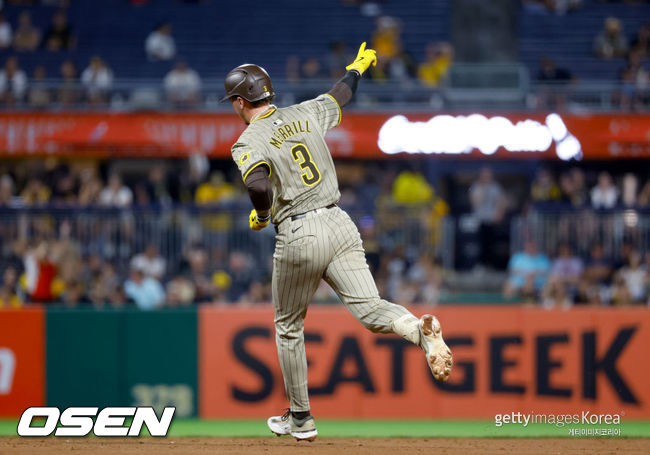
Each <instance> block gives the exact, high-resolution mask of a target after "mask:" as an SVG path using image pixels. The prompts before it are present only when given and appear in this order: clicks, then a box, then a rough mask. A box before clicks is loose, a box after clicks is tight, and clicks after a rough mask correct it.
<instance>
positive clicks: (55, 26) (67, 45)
mask: <svg viewBox="0 0 650 455" xmlns="http://www.w3.org/2000/svg"><path fill="white" fill-rule="evenodd" d="M43 42H44V43H45V48H46V49H47V50H48V51H52V52H58V51H62V50H69V49H74V48H75V46H76V44H77V39H76V38H75V36H74V35H73V34H72V27H71V26H70V24H68V18H67V16H66V14H65V11H64V10H59V11H57V12H56V13H54V15H53V16H52V25H50V28H49V29H48V30H47V32H46V33H45V39H44V40H43Z"/></svg>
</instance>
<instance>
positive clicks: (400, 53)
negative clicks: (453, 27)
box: [285, 15, 454, 87]
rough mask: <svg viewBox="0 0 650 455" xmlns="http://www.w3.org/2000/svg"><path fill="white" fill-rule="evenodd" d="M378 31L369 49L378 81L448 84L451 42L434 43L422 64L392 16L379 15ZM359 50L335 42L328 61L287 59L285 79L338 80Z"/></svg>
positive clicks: (373, 75) (372, 76)
mask: <svg viewBox="0 0 650 455" xmlns="http://www.w3.org/2000/svg"><path fill="white" fill-rule="evenodd" d="M375 23H376V25H375V30H374V32H373V34H372V37H371V39H370V42H369V43H368V47H371V48H372V49H375V50H376V51H377V65H376V66H371V67H370V68H369V69H368V72H367V74H368V77H369V78H370V79H372V80H374V81H378V82H382V81H389V80H390V81H395V82H399V83H401V84H406V85H409V84H411V85H412V83H414V82H416V81H418V82H419V83H421V84H423V85H425V86H428V87H438V86H440V85H442V83H443V82H444V79H445V77H446V76H447V73H448V72H449V69H450V68H451V65H452V63H453V58H454V48H453V46H452V45H451V44H450V43H448V42H444V41H441V42H431V43H429V44H428V45H427V47H426V50H425V55H424V56H423V58H422V59H420V63H418V60H419V59H417V58H416V57H415V56H413V55H412V54H411V53H410V52H409V51H408V50H407V49H406V48H405V46H404V44H403V42H402V38H401V33H402V27H403V24H402V22H401V21H400V19H398V18H396V17H392V16H382V15H378V16H377V17H376V18H375ZM355 53H356V49H352V50H351V49H348V48H347V46H346V44H345V42H343V41H334V42H332V43H331V44H330V52H329V53H328V54H327V55H326V57H325V58H324V59H322V60H321V59H319V58H317V57H314V56H310V57H305V58H303V59H302V60H301V59H300V58H298V56H296V55H291V56H289V57H288V58H287V62H286V73H285V78H286V79H287V80H288V81H291V82H296V81H300V80H302V81H309V80H319V79H332V80H336V79H338V78H340V77H342V76H343V74H344V72H345V70H344V68H345V67H346V66H347V65H348V64H349V63H350V62H351V61H352V60H354V57H355Z"/></svg>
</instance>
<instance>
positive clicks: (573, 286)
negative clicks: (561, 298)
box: [549, 243, 584, 295]
mask: <svg viewBox="0 0 650 455" xmlns="http://www.w3.org/2000/svg"><path fill="white" fill-rule="evenodd" d="M583 270H584V267H583V265H582V260H580V258H578V257H577V256H575V255H574V254H573V252H572V251H571V246H570V245H569V244H568V243H563V244H562V245H560V247H559V248H558V255H557V258H556V259H555V260H554V261H553V264H552V265H551V273H550V275H549V279H553V280H554V281H556V282H558V283H560V284H561V285H562V286H564V288H565V289H566V290H568V292H569V294H571V295H573V294H575V292H576V290H577V287H578V281H579V280H580V277H581V276H582V272H583Z"/></svg>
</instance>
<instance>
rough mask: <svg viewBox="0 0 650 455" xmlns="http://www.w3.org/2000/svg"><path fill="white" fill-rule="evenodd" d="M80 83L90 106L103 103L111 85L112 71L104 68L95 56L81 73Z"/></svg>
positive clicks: (101, 61)
mask: <svg viewBox="0 0 650 455" xmlns="http://www.w3.org/2000/svg"><path fill="white" fill-rule="evenodd" d="M81 82H82V83H83V85H84V86H85V87H86V94H87V96H88V101H90V103H91V104H102V103H105V102H106V97H107V94H108V91H109V90H110V88H111V86H112V85H113V71H111V69H110V68H109V67H108V66H106V63H104V60H102V59H101V57H99V56H97V55H95V56H94V57H92V58H91V59H90V64H89V65H88V67H87V68H86V69H85V70H84V71H83V73H81Z"/></svg>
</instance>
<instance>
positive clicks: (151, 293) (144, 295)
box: [124, 267, 165, 310]
mask: <svg viewBox="0 0 650 455" xmlns="http://www.w3.org/2000/svg"><path fill="white" fill-rule="evenodd" d="M124 292H125V293H126V296H127V297H128V298H130V299H132V300H133V301H134V302H135V304H136V306H137V307H138V308H139V309H141V310H155V309H156V308H160V307H162V306H163V305H164V304H165V289H164V288H163V287H162V284H160V282H159V281H158V280H156V279H155V278H152V277H150V276H146V275H145V274H144V272H143V271H142V270H141V269H139V268H133V267H132V268H131V273H130V275H129V279H128V280H127V281H126V283H124Z"/></svg>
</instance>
